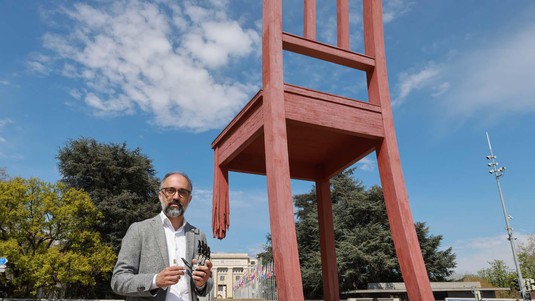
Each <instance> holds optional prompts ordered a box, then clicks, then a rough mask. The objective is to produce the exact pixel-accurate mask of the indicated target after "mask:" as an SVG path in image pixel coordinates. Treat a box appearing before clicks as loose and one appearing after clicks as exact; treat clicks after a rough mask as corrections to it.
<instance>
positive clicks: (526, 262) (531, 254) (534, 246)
mask: <svg viewBox="0 0 535 301" xmlns="http://www.w3.org/2000/svg"><path fill="white" fill-rule="evenodd" d="M519 250H520V252H519V253H518V261H519V262H520V268H521V269H522V276H523V277H524V278H532V279H535V234H532V235H530V236H529V237H528V241H527V243H526V244H522V245H520V246H519Z"/></svg>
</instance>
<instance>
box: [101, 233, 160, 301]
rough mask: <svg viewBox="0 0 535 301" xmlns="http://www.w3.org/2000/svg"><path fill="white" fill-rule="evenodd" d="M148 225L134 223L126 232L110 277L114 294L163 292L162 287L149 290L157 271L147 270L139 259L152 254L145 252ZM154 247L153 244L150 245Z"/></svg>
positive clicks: (133, 294)
mask: <svg viewBox="0 0 535 301" xmlns="http://www.w3.org/2000/svg"><path fill="white" fill-rule="evenodd" d="M147 227H148V226H147V225H146V224H143V223H134V224H132V225H131V226H130V227H129V228H128V231H127V232H126V235H125V236H124V238H123V240H122V242H121V250H120V251H119V255H118V258H117V263H116V265H115V268H114V270H113V274H112V278H111V287H112V289H113V291H114V292H115V293H116V294H119V295H123V296H131V297H155V296H156V295H158V294H165V291H164V290H162V289H153V290H151V284H152V279H153V277H154V275H155V274H157V273H158V272H159V270H158V267H159V265H156V269H154V270H148V269H146V268H144V267H143V266H144V265H146V264H144V263H142V262H141V261H142V260H144V258H147V257H150V256H151V255H154V254H150V253H149V254H147V247H148V246H147V245H146V243H144V241H145V240H146V236H147V235H146V234H147V229H146V228H147ZM151 248H154V245H153V246H151Z"/></svg>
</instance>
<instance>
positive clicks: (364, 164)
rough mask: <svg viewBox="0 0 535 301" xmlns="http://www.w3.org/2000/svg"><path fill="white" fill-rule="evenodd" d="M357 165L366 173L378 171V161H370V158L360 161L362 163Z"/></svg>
mask: <svg viewBox="0 0 535 301" xmlns="http://www.w3.org/2000/svg"><path fill="white" fill-rule="evenodd" d="M357 164H358V165H359V167H360V168H359V169H360V170H365V171H371V170H376V166H377V163H376V161H375V160H372V159H370V157H369V156H368V157H364V158H362V159H360V161H359V162H357Z"/></svg>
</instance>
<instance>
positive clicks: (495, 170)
mask: <svg viewBox="0 0 535 301" xmlns="http://www.w3.org/2000/svg"><path fill="white" fill-rule="evenodd" d="M486 134H487V142H488V144H489V150H490V155H489V156H487V160H490V163H488V166H489V167H490V168H491V170H489V173H491V174H493V175H494V176H495V177H496V184H498V192H499V193H500V200H501V202H502V208H503V215H504V217H505V230H507V235H508V237H507V239H508V240H509V243H511V251H512V252H513V260H514V262H515V267H516V273H517V275H518V285H519V288H520V294H521V296H522V299H523V300H525V301H526V300H530V299H528V298H527V294H526V287H525V286H524V279H523V278H522V271H521V270H520V265H519V263H518V258H517V255H516V248H515V240H516V238H515V237H514V236H513V229H512V228H511V227H510V226H509V220H510V219H511V218H512V217H511V216H510V215H508V214H507V210H506V209H505V202H504V200H503V193H502V187H501V186H500V177H501V176H503V173H504V172H505V167H503V166H502V167H499V168H498V162H496V156H494V154H493V153H492V147H491V145H490V138H489V133H488V132H486Z"/></svg>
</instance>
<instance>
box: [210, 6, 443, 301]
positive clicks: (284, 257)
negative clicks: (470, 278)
mask: <svg viewBox="0 0 535 301" xmlns="http://www.w3.org/2000/svg"><path fill="white" fill-rule="evenodd" d="M281 1H282V0H263V17H262V19H263V20H262V21H263V28H262V42H263V44H262V77H263V78H262V89H261V90H260V91H259V92H258V93H257V94H256V95H255V96H254V97H253V98H252V99H251V101H250V102H249V103H248V104H247V105H246V106H245V107H244V108H243V110H242V111H241V112H240V113H239V114H238V115H237V116H236V117H235V118H234V119H233V120H232V121H231V123H230V124H229V125H228V126H227V127H226V128H225V129H224V130H223V131H222V132H221V133H220V134H219V136H218V137H217V138H216V139H215V140H214V142H213V143H212V147H213V149H214V155H215V160H214V169H215V173H214V194H213V198H214V199H213V225H212V227H213V231H214V236H215V237H218V238H220V239H222V238H224V237H225V235H226V231H227V230H228V227H229V203H228V202H229V195H228V172H229V171H235V172H244V173H253V174H262V175H266V176H267V186H268V198H269V213H270V226H271V235H272V243H273V257H274V261H275V271H276V275H277V286H278V296H279V300H282V301H289V300H303V299H304V298H303V291H302V284H301V272H300V267H299V256H298V255H299V254H298V250H297V241H296V233H295V224H294V214H293V207H292V193H291V187H290V179H304V180H310V181H314V182H315V183H316V189H317V196H318V200H317V202H318V209H319V210H318V212H319V216H318V221H319V229H320V244H321V257H322V275H323V287H324V300H329V301H331V300H339V285H338V271H337V263H336V253H335V244H334V229H333V216H332V207H331V196H330V178H331V177H333V176H335V175H336V174H338V173H340V172H341V171H343V170H344V169H346V168H348V167H349V166H351V165H352V164H354V163H355V162H357V161H358V160H360V159H362V158H363V157H365V156H366V155H368V154H370V153H371V152H372V151H375V152H376V154H377V162H378V167H379V173H380V177H381V182H382V187H383V192H384V197H385V201H386V208H387V213H388V219H389V222H390V226H391V231H392V236H393V239H394V245H395V248H396V253H397V256H398V259H399V263H400V266H401V271H402V274H403V278H404V282H405V284H406V287H407V292H408V295H409V298H410V300H411V301H430V300H434V299H433V294H432V291H431V286H430V283H429V278H428V276H427V271H426V268H425V265H424V261H423V257H422V253H421V250H420V245H419V243H418V239H417V236H416V231H415V228H414V222H413V219H412V214H411V211H410V208H409V203H408V198H407V192H406V190H405V183H404V179H403V174H402V170H401V165H400V159H399V153H398V147H397V141H396V136H395V132H394V123H393V119H392V110H391V104H390V95H389V91H388V80H387V73H386V59H385V48H384V38H383V24H382V15H381V14H382V7H381V1H380V0H363V5H364V7H363V20H364V21H363V22H364V48H365V54H359V53H356V52H353V51H351V50H350V49H349V12H348V10H349V9H348V0H337V17H338V45H337V46H331V45H326V44H323V43H319V42H317V41H316V23H315V22H316V20H315V19H316V13H315V0H305V1H304V3H305V18H304V19H305V26H304V36H303V37H301V36H296V35H293V34H289V33H285V32H282V4H281ZM283 50H286V51H290V52H295V53H298V54H301V55H306V56H310V57H313V58H316V59H321V60H325V61H328V62H331V63H336V64H339V65H342V66H345V67H348V68H355V69H358V70H361V71H363V72H366V75H367V84H368V102H362V101H357V100H353V99H348V98H345V97H340V96H337V95H332V94H327V93H322V92H319V91H314V90H311V89H307V88H302V87H298V86H293V85H288V84H285V83H284V80H283V62H282V59H283Z"/></svg>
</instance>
